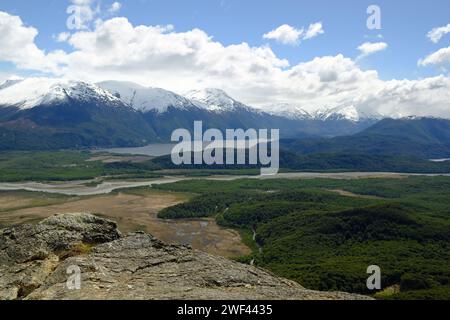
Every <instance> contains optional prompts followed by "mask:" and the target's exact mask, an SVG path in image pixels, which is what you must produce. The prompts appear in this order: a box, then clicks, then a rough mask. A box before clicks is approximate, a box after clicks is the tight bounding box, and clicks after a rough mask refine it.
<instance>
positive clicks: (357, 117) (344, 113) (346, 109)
mask: <svg viewBox="0 0 450 320" xmlns="http://www.w3.org/2000/svg"><path fill="white" fill-rule="evenodd" d="M312 117H313V118H314V119H315V120H321V121H339V120H348V121H352V122H359V121H364V120H368V119H372V120H374V119H379V118H380V116H378V115H368V114H365V113H363V112H361V111H360V110H358V109H357V108H356V107H355V106H354V105H346V106H339V107H334V108H323V109H319V110H317V111H316V112H314V113H313V114H312Z"/></svg>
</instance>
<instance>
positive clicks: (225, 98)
mask: <svg viewBox="0 0 450 320" xmlns="http://www.w3.org/2000/svg"><path fill="white" fill-rule="evenodd" d="M186 98H187V99H189V100H191V101H192V102H193V103H194V104H195V105H196V106H198V107H200V108H203V109H206V110H208V111H211V112H216V113H224V112H232V111H236V110H237V109H246V110H249V111H254V112H259V111H258V110H256V109H252V108H250V107H248V106H246V105H244V104H243V103H241V102H238V101H236V100H234V99H233V98H231V97H230V96H229V95H228V94H227V93H226V92H225V91H223V90H220V89H213V88H208V89H201V90H193V91H190V92H188V93H187V94H186Z"/></svg>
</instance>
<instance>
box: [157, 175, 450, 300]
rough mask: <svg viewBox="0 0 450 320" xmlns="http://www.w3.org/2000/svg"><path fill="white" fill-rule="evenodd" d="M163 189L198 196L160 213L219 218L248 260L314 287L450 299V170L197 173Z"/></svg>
mask: <svg viewBox="0 0 450 320" xmlns="http://www.w3.org/2000/svg"><path fill="white" fill-rule="evenodd" d="M157 188H159V189H162V190H170V191H183V192H195V193H197V194H198V195H197V196H196V197H194V198H193V199H192V200H191V201H190V202H188V203H184V204H180V205H177V206H174V207H171V208H168V209H165V210H163V211H162V212H161V213H160V217H161V218H172V219H173V218H193V217H207V216H208V217H215V219H216V220H217V222H218V223H219V224H220V225H222V226H224V227H231V228H235V229H237V230H239V231H240V232H241V233H242V236H243V237H242V238H243V240H244V241H245V242H247V244H248V245H249V246H250V247H251V248H252V249H253V254H252V255H251V256H248V257H237V259H238V260H239V261H241V262H247V263H249V262H250V261H252V260H253V261H254V262H255V264H256V265H257V266H260V267H264V268H266V269H269V270H271V271H272V272H274V273H276V274H277V275H280V276H283V277H287V278H290V279H293V280H295V281H298V282H299V283H300V284H302V285H304V286H305V287H307V288H311V289H316V290H332V291H336V290H337V291H348V292H355V293H363V294H368V295H372V296H374V297H376V298H378V299H450V282H449V281H450V263H449V261H450V193H449V190H450V177H410V178H400V179H359V180H331V179H311V180H252V179H246V180H238V181H230V182H224V181H202V180H191V181H183V182H178V183H174V184H170V185H160V186H157ZM342 192H346V193H345V195H342ZM253 233H255V240H256V242H255V241H253ZM259 248H261V249H262V250H259ZM369 265H378V266H380V268H381V270H382V285H383V290H381V291H378V292H373V291H369V290H368V289H367V287H366V279H367V278H368V276H369V275H368V274H367V273H366V271H367V267H368V266H369Z"/></svg>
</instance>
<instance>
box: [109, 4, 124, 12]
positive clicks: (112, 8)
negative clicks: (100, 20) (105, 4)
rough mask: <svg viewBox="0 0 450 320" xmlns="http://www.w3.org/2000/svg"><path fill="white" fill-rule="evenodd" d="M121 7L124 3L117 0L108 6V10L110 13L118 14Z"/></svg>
mask: <svg viewBox="0 0 450 320" xmlns="http://www.w3.org/2000/svg"><path fill="white" fill-rule="evenodd" d="M121 8H122V4H121V3H120V2H117V1H116V2H114V3H113V4H112V5H111V6H110V7H109V8H108V12H109V13H110V14H116V13H118V12H119V11H120V9H121Z"/></svg>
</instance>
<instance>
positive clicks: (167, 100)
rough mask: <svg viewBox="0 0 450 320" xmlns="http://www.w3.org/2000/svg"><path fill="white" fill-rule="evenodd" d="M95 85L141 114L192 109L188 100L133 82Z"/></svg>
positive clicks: (108, 82)
mask: <svg viewBox="0 0 450 320" xmlns="http://www.w3.org/2000/svg"><path fill="white" fill-rule="evenodd" d="M97 85H98V86H99V87H101V88H103V89H105V90H107V91H109V92H110V93H112V94H113V95H114V96H116V97H117V98H120V99H121V100H122V101H123V102H124V103H125V104H127V105H129V106H131V107H132V108H133V109H135V110H137V111H140V112H143V113H146V112H150V111H156V112H158V113H164V112H166V111H167V110H168V109H169V108H170V107H172V108H176V109H189V108H192V107H194V105H193V104H192V102H191V101H189V100H188V99H186V98H184V97H182V96H180V95H178V94H176V93H174V92H171V91H167V90H164V89H160V88H151V87H149V88H147V87H144V86H141V85H139V84H136V83H133V82H124V81H104V82H100V83H98V84H97Z"/></svg>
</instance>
